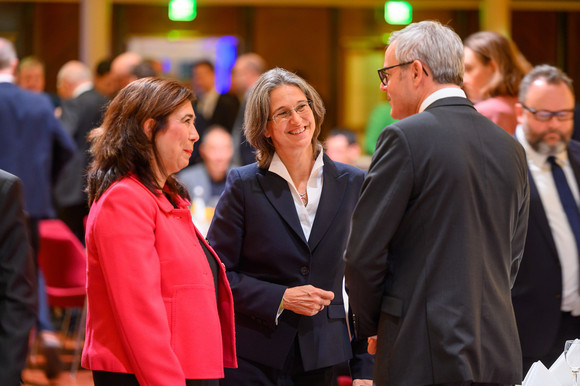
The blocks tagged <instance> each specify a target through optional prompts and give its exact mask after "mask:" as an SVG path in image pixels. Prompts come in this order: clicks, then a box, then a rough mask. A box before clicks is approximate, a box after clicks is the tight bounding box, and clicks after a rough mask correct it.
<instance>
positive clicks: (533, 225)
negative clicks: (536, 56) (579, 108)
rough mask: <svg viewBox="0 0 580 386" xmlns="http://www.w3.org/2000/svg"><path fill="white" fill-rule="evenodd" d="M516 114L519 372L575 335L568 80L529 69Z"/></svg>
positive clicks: (579, 166) (573, 158)
mask: <svg viewBox="0 0 580 386" xmlns="http://www.w3.org/2000/svg"><path fill="white" fill-rule="evenodd" d="M516 111H517V114H518V122H519V125H518V127H517V129H516V138H517V140H518V141H519V142H520V143H521V144H522V145H523V147H524V149H525V151H526V155H527V159H528V169H529V172H530V176H531V179H530V186H531V189H530V219H529V226H528V234H527V237H526V246H525V249H524V258H523V259H522V264H521V266H520V272H519V274H518V277H517V279H516V282H515V285H514V288H513V290H512V300H513V304H514V310H515V313H516V320H517V323H518V331H519V335H520V341H521V346H522V354H523V364H524V372H526V371H527V369H529V367H530V366H531V365H532V364H533V363H534V362H535V361H538V360H541V361H542V363H543V364H544V365H546V367H550V366H551V365H552V363H553V362H554V361H555V360H556V359H557V358H558V356H559V355H560V354H562V352H563V350H564V343H565V341H566V340H567V339H574V338H580V316H579V315H580V293H579V291H580V278H579V275H580V271H579V264H578V257H579V251H580V248H579V247H580V245H578V242H579V241H580V227H578V226H577V224H580V213H579V212H578V200H579V199H580V195H579V190H580V189H579V185H578V183H579V182H580V142H577V141H574V140H570V138H571V136H572V127H573V118H574V90H573V88H572V81H571V80H570V78H569V77H568V76H567V75H566V74H564V73H563V72H562V71H560V70H559V69H557V68H555V67H552V66H547V65H542V66H537V67H535V68H534V69H533V70H532V71H531V72H530V73H529V74H528V75H526V77H525V78H524V79H523V80H522V83H521V85H520V95H519V103H518V104H517V105H516ZM562 177H564V178H562ZM563 194H564V195H563Z"/></svg>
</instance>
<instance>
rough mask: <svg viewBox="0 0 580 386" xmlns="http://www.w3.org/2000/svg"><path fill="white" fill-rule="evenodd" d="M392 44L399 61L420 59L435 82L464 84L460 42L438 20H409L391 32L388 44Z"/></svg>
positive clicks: (449, 29) (461, 44) (459, 39)
mask: <svg viewBox="0 0 580 386" xmlns="http://www.w3.org/2000/svg"><path fill="white" fill-rule="evenodd" d="M394 43H396V44H397V45H396V47H395V57H396V58H397V60H398V61H399V63H404V62H410V61H413V60H420V61H421V62H423V63H424V64H425V65H426V66H427V68H428V69H430V70H431V73H432V74H433V80H434V81H435V82H437V83H439V84H448V83H451V84H456V85H458V86H461V85H463V71H464V66H463V42H462V41H461V38H460V37H459V36H458V35H457V34H456V33H455V32H454V31H453V30H452V29H451V28H450V27H448V26H444V25H442V24H441V23H439V22H438V21H422V22H419V23H412V24H409V25H408V26H407V27H405V28H404V29H402V30H400V31H395V32H393V33H392V34H391V37H390V38H389V44H394Z"/></svg>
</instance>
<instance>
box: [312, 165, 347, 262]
mask: <svg viewBox="0 0 580 386" xmlns="http://www.w3.org/2000/svg"><path fill="white" fill-rule="evenodd" d="M323 170H324V173H323V179H324V182H323V185H322V194H321V196H320V203H319V204H318V210H317V211H316V218H315V219H314V224H312V232H310V238H309V239H308V246H309V247H310V250H311V251H313V250H314V249H315V248H316V246H317V245H318V243H319V242H320V240H322V238H323V237H324V234H325V233H326V232H327V231H328V228H330V227H331V226H332V224H333V222H334V218H335V217H336V215H337V213H338V210H339V208H340V207H341V203H342V201H343V197H344V194H345V191H346V186H347V181H348V179H347V178H345V175H344V174H342V175H341V174H339V172H338V169H337V168H336V165H335V163H334V162H333V161H332V160H331V159H330V157H328V156H327V155H326V154H324V169H323Z"/></svg>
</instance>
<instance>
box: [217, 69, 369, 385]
mask: <svg viewBox="0 0 580 386" xmlns="http://www.w3.org/2000/svg"><path fill="white" fill-rule="evenodd" d="M324 114H325V108H324V105H323V103H322V99H321V98H320V96H319V95H318V93H317V92H316V91H315V90H314V89H313V88H312V86H310V85H309V84H308V83H306V81H304V80H303V79H302V78H300V77H299V76H297V75H295V74H293V73H290V72H288V71H286V70H283V69H280V68H276V69H273V70H270V71H268V72H266V73H265V74H263V75H262V76H261V78H260V79H259V80H258V82H257V83H256V84H255V85H254V87H253V89H252V90H251V92H250V94H249V96H248V103H247V107H246V111H245V119H246V121H245V127H244V132H245V135H246V138H247V139H248V141H249V142H250V144H251V145H252V146H254V147H255V148H256V149H257V154H256V158H257V163H254V164H251V165H247V166H244V167H241V168H238V169H234V170H232V171H231V172H230V174H229V176H228V178H227V183H226V189H225V191H224V193H223V195H222V196H221V199H220V201H219V203H218V205H217V208H216V212H215V216H214V219H213V222H212V225H211V227H210V229H209V233H208V240H209V242H210V244H211V245H212V246H213V247H214V249H215V250H216V252H217V253H218V254H219V256H220V257H221V258H222V261H223V262H224V264H225V265H226V270H227V275H228V279H229V280H230V285H231V288H232V292H233V295H234V307H235V320H236V339H237V342H238V343H237V350H238V364H239V369H237V370H231V371H230V370H226V376H225V379H224V380H223V381H222V382H223V384H226V385H309V386H311V385H330V384H331V382H332V372H333V367H334V366H335V365H337V364H340V363H344V362H346V361H348V360H349V359H351V358H352V356H353V351H354V354H355V355H357V354H358V353H361V354H360V356H358V355H357V360H352V361H351V371H352V374H353V378H355V379H356V380H355V385H356V384H360V385H365V384H368V385H371V384H372V381H371V379H372V358H370V357H369V356H368V354H367V356H365V355H364V354H363V353H364V352H365V349H366V343H362V342H353V343H352V344H351V341H350V339H349V332H348V328H347V318H346V316H345V307H344V301H343V298H342V278H343V273H344V261H343V253H344V249H345V246H346V240H347V238H348V232H349V225H350V218H351V214H352V211H353V209H354V207H355V205H356V202H357V200H358V196H359V192H360V188H361V185H362V182H363V178H364V173H363V172H362V171H361V170H359V169H357V168H355V167H352V166H349V165H345V164H341V163H335V162H333V161H332V160H331V159H330V158H329V157H328V156H326V155H325V154H324V152H323V149H322V146H321V145H320V143H319V141H318V135H319V134H320V128H321V124H322V121H323V119H324Z"/></svg>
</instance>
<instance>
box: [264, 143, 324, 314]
mask: <svg viewBox="0 0 580 386" xmlns="http://www.w3.org/2000/svg"><path fill="white" fill-rule="evenodd" d="M322 154H323V151H322V147H320V148H319V149H318V156H317V157H316V161H314V166H313V167H312V170H311V171H310V177H309V178H308V183H307V185H306V191H307V193H308V204H307V205H304V202H302V199H301V198H300V195H299V194H298V189H296V185H294V181H292V177H290V173H289V172H288V169H286V165H284V163H283V162H282V160H281V159H280V157H279V156H278V153H274V157H272V162H271V163H270V167H269V168H268V171H270V172H272V173H276V174H277V175H279V176H280V177H282V178H283V179H285V180H286V182H287V183H288V187H289V188H290V192H291V193H292V198H293V199H294V206H295V207H296V213H298V219H299V220H300V226H301V227H302V232H304V237H305V238H306V240H308V239H309V238H310V232H311V231H312V224H314V218H315V217H316V211H317V210H318V204H319V203H320V196H321V195H322V181H323V178H322V167H323V166H324V161H323V159H322ZM283 311H284V308H283V305H282V301H280V308H278V312H277V313H276V320H275V323H276V325H278V318H279V317H280V315H282V312H283Z"/></svg>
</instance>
